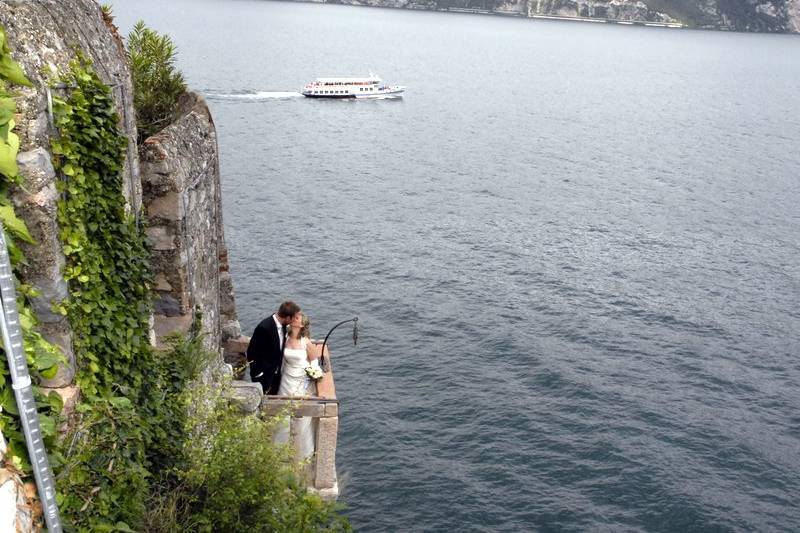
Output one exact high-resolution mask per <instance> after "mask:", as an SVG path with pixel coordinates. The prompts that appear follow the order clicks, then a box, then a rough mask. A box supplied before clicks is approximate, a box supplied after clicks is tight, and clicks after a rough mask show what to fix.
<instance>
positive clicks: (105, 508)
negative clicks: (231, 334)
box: [51, 56, 163, 531]
mask: <svg viewBox="0 0 800 533" xmlns="http://www.w3.org/2000/svg"><path fill="white" fill-rule="evenodd" d="M61 81H62V82H64V83H65V85H66V86H67V87H69V88H70V90H69V96H68V97H67V98H63V99H62V98H54V99H53V110H54V115H55V123H56V127H57V129H58V132H59V137H58V138H56V139H54V140H52V142H51V149H52V152H53V155H54V163H55V167H56V169H57V171H58V172H59V173H60V174H61V175H62V176H63V177H64V179H63V180H62V181H60V182H59V190H60V192H61V193H62V199H61V201H59V204H58V223H59V227H60V228H61V229H60V233H59V236H60V239H61V242H62V246H63V250H64V255H65V257H66V266H65V269H64V278H65V279H66V280H67V282H68V283H69V294H70V297H69V299H68V300H66V301H64V302H61V303H60V304H59V305H58V310H59V311H61V312H62V313H64V314H66V315H67V316H68V317H69V320H70V324H71V326H72V330H73V348H74V351H75V355H76V360H77V367H78V374H77V378H76V379H77V384H78V385H79V387H80V389H81V393H82V395H83V402H82V403H81V404H80V405H79V406H78V408H77V411H78V415H79V416H78V420H77V422H76V423H75V427H74V428H73V431H72V433H71V435H69V436H68V437H67V440H68V441H70V447H69V448H67V449H66V450H65V453H64V457H63V463H64V467H63V468H62V469H61V471H60V472H59V473H58V474H57V485H58V489H59V493H60V500H61V501H60V502H59V503H60V505H61V509H62V513H63V514H64V516H65V521H66V522H67V524H68V525H70V527H72V528H74V529H76V530H79V531H112V530H123V531H124V530H125V528H128V527H129V526H128V524H131V525H132V526H134V527H135V526H136V525H137V524H138V523H140V522H141V520H142V517H143V515H144V511H145V509H144V501H145V497H146V494H147V491H148V478H149V477H150V475H151V474H150V462H149V460H148V458H147V450H148V449H149V448H150V447H151V446H150V445H151V443H152V442H153V441H154V439H156V438H157V437H154V435H158V434H159V432H163V429H162V428H160V427H159V425H160V424H162V423H163V420H162V419H161V417H160V414H161V412H162V410H161V409H160V407H161V406H160V405H159V403H160V402H161V401H162V400H163V398H162V397H161V390H162V389H161V388H160V387H159V386H160V385H161V383H159V379H160V376H161V374H159V373H158V372H156V359H155V355H154V353H153V350H152V349H151V347H150V343H149V337H148V335H149V330H150V328H149V317H150V300H151V296H150V295H151V293H150V288H149V285H150V278H151V275H150V269H149V258H150V253H149V251H148V249H147V246H146V243H145V237H144V235H143V233H142V231H141V230H140V229H139V228H138V227H137V225H136V223H135V221H134V219H133V217H132V216H130V214H129V213H128V212H127V211H126V203H125V198H124V197H123V196H122V193H121V191H122V169H123V164H124V158H125V148H126V142H127V141H126V138H125V137H124V136H123V135H122V134H121V133H120V131H119V130H118V127H117V124H118V120H119V119H118V115H117V113H116V111H115V108H114V101H113V98H112V96H111V91H110V89H109V88H108V86H106V85H105V84H104V83H103V82H102V81H101V80H100V79H99V78H98V76H97V74H95V72H94V71H93V70H92V68H91V64H90V62H89V61H88V60H86V59H84V58H83V57H80V56H79V57H78V58H77V59H75V60H74V61H72V62H71V64H70V71H69V72H68V73H67V74H66V76H65V77H64V78H63V79H62V80H61Z"/></svg>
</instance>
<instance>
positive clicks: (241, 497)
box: [144, 379, 350, 533]
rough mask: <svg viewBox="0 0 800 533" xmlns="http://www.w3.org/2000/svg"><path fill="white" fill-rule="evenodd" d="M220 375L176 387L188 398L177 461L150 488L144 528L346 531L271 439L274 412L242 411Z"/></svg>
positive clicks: (340, 519) (332, 508)
mask: <svg viewBox="0 0 800 533" xmlns="http://www.w3.org/2000/svg"><path fill="white" fill-rule="evenodd" d="M229 388H230V383H229V381H227V379H223V380H221V381H214V382H212V383H210V384H207V385H201V384H196V385H195V386H194V387H192V389H187V390H186V391H185V393H184V398H185V401H184V402H183V403H184V405H187V406H191V409H190V415H189V417H188V418H187V423H186V425H185V426H184V428H185V434H184V440H183V442H184V446H183V449H182V456H181V460H180V461H179V462H175V463H173V468H172V469H171V470H170V473H169V474H168V475H165V476H162V478H161V482H160V483H159V488H157V489H156V490H154V491H152V499H151V501H150V502H149V503H148V508H149V509H150V510H151V514H150V516H149V517H148V518H147V524H146V527H145V528H144V529H145V530H147V531H151V532H164V533H172V532H178V531H194V532H198V533H199V532H215V531H228V532H284V531H285V532H301V531H350V525H349V523H348V522H347V520H346V519H345V518H344V517H342V516H341V515H339V514H338V513H337V507H336V505H334V504H330V503H326V502H323V501H322V499H320V498H319V496H316V495H314V494H311V493H309V492H308V491H307V490H306V489H305V487H304V486H303V485H302V483H301V482H300V472H299V470H298V467H297V466H294V464H293V462H292V460H291V455H292V452H291V450H290V447H289V446H276V445H273V444H272V432H273V429H274V426H275V424H276V422H277V419H276V418H270V419H260V418H257V417H253V416H242V415H241V414H240V413H238V412H237V411H236V409H235V408H234V407H232V406H230V405H229V404H228V401H227V400H226V396H227V391H228V390H229Z"/></svg>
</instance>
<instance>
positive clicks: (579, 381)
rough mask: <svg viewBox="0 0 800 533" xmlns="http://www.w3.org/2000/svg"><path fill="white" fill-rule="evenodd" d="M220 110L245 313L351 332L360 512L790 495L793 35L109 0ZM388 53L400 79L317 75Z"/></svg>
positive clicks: (450, 523) (787, 503)
mask: <svg viewBox="0 0 800 533" xmlns="http://www.w3.org/2000/svg"><path fill="white" fill-rule="evenodd" d="M113 3H114V11H115V13H116V15H117V22H118V23H119V25H120V26H121V29H122V30H123V32H125V33H127V31H128V30H129V29H130V27H131V26H132V25H133V22H134V21H135V20H136V19H138V18H143V19H145V21H146V22H147V23H148V24H149V25H150V26H151V27H153V28H154V29H157V30H159V31H163V32H167V33H169V34H170V35H171V36H172V38H173V40H174V41H175V42H176V43H177V45H178V47H179V53H180V56H179V65H180V68H181V69H182V70H183V72H184V73H185V75H186V78H187V79H188V81H189V83H190V85H191V86H192V87H193V88H194V89H195V90H198V91H200V92H202V93H203V94H205V95H206V97H207V99H208V101H209V104H210V106H211V108H212V111H213V113H214V117H215V121H216V125H217V128H218V130H219V144H220V150H221V154H222V162H221V166H222V174H223V193H224V216H225V228H226V232H227V244H228V247H229V251H230V261H231V270H232V272H233V274H234V281H235V284H236V296H237V301H238V306H239V313H240V318H241V322H242V326H243V330H245V333H247V334H249V333H250V332H251V331H252V328H253V327H254V326H255V324H256V323H257V322H258V321H259V320H260V319H261V318H262V317H264V316H266V315H268V314H269V313H271V312H272V310H273V309H275V308H276V306H277V304H278V303H279V302H280V301H281V300H282V299H284V298H286V297H291V298H293V299H295V300H296V301H298V302H299V303H300V304H301V305H302V306H303V308H304V309H305V310H306V311H307V312H308V313H309V314H310V316H311V318H312V320H313V322H314V324H313V328H314V335H315V336H324V334H325V333H326V331H327V330H328V328H329V327H331V326H332V325H333V324H335V323H336V322H337V321H339V320H344V319H346V318H350V317H352V316H355V315H358V317H359V319H360V323H361V324H362V325H363V327H362V330H361V338H360V340H359V344H358V346H357V347H353V346H352V344H349V341H348V332H347V331H342V330H339V331H337V333H334V336H333V346H334V356H335V370H336V385H337V390H338V394H339V398H340V400H341V412H342V416H341V419H340V422H341V426H340V432H339V446H338V456H337V461H338V467H339V474H340V478H341V479H340V482H341V489H342V497H341V500H342V501H343V502H344V503H346V504H347V505H348V506H349V509H348V511H347V514H348V516H349V517H350V518H351V520H352V523H353V525H354V526H355V528H356V529H357V530H361V531H454V530H456V531H675V532H684V531H791V530H795V529H796V528H797V527H798V524H800V507H799V505H800V504H798V502H800V386H798V384H799V383H800V358H799V357H798V355H800V354H799V353H798V352H800V308H799V307H798V301H800V265H799V263H798V258H799V257H800V208H798V206H800V150H798V146H800V114H799V113H798V109H799V108H800V100H798V95H800V38H798V37H797V36H780V35H778V36H776V35H749V34H733V33H711V32H698V31H688V30H685V31H682V30H664V29H653V28H638V27H621V26H612V25H601V24H580V23H561V22H550V21H532V20H521V19H512V18H502V17H487V16H471V15H456V14H443V13H433V12H415V11H399V10H387V9H368V8H353V7H344V6H335V5H315V4H293V3H278V2H266V1H248V0H228V1H225V2H223V1H212V0H192V1H189V0H173V1H171V2H159V1H156V0H137V1H135V2H134V1H122V0H116V1H114V2H113ZM370 71H374V72H377V73H379V74H381V75H382V76H383V78H384V79H385V80H386V81H388V82H390V83H397V84H403V85H407V86H408V91H407V93H406V95H405V98H403V99H402V100H379V101H320V100H312V99H304V98H302V97H298V96H297V95H296V94H293V93H294V92H296V91H298V90H299V89H300V88H301V87H302V85H303V84H305V83H306V82H308V81H310V80H312V79H313V78H315V77H317V76H324V75H351V74H353V75H355V74H366V73H368V72H370Z"/></svg>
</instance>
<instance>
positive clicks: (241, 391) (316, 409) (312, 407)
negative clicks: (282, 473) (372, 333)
mask: <svg viewBox="0 0 800 533" xmlns="http://www.w3.org/2000/svg"><path fill="white" fill-rule="evenodd" d="M249 340H250V339H249V338H248V337H239V338H238V339H232V340H231V341H229V342H228V344H227V345H226V351H225V360H226V362H229V363H232V362H233V361H237V362H240V361H241V360H242V359H243V354H244V351H245V350H246V349H247V343H248V342H249ZM324 367H325V369H326V372H325V375H324V376H323V377H322V379H320V380H319V381H318V382H317V394H316V395H315V396H271V395H270V396H267V395H264V394H262V393H261V385H259V384H258V383H251V382H249V381H244V380H236V381H234V382H233V399H234V400H235V401H236V403H237V404H238V405H239V406H240V407H241V408H242V411H243V412H247V413H254V414H258V415H259V416H265V417H267V416H278V415H285V414H286V413H287V412H289V413H291V416H293V417H303V416H309V417H312V418H313V419H315V420H316V435H315V439H314V450H315V452H314V456H313V457H312V459H311V469H310V471H311V475H310V477H309V478H308V480H307V483H308V489H309V490H310V491H313V492H316V493H317V494H319V495H320V496H321V497H322V499H324V500H328V501H331V500H335V499H336V498H337V497H338V496H339V485H338V481H337V476H336V439H337V435H338V431H339V400H338V399H337V398H336V386H335V384H334V379H333V367H332V364H331V357H330V353H329V352H328V350H327V348H326V350H325V365H324Z"/></svg>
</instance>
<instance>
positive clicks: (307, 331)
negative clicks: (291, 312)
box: [289, 314, 311, 339]
mask: <svg viewBox="0 0 800 533" xmlns="http://www.w3.org/2000/svg"><path fill="white" fill-rule="evenodd" d="M291 330H292V326H289V331H291ZM303 337H309V338H311V320H310V319H309V318H308V315H305V314H304V315H303V326H302V327H301V328H300V335H299V336H298V338H300V339H302V338H303Z"/></svg>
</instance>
